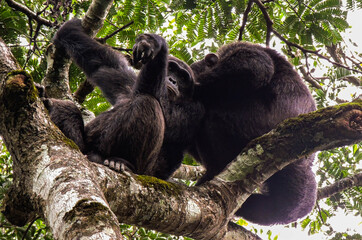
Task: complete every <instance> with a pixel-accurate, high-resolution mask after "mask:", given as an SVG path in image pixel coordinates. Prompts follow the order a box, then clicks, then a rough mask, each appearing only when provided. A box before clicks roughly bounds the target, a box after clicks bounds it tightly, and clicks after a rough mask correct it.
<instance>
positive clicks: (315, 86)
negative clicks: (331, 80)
mask: <svg viewBox="0 0 362 240" xmlns="http://www.w3.org/2000/svg"><path fill="white" fill-rule="evenodd" d="M298 69H299V71H300V72H301V73H302V75H303V78H304V80H305V81H306V82H308V83H309V84H310V85H312V87H314V88H317V89H320V90H323V87H322V86H321V85H319V84H318V82H316V81H315V80H314V79H313V78H311V77H310V76H309V74H308V73H307V71H306V70H305V69H304V67H302V66H301V67H299V68H298Z"/></svg>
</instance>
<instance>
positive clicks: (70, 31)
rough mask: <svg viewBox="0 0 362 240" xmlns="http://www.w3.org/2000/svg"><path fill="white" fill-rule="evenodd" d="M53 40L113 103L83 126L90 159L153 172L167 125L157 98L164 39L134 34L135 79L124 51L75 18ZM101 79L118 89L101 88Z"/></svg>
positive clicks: (163, 72)
mask: <svg viewBox="0 0 362 240" xmlns="http://www.w3.org/2000/svg"><path fill="white" fill-rule="evenodd" d="M54 43H55V44H56V46H57V47H64V48H65V49H66V51H67V52H68V54H69V55H70V56H71V57H72V59H73V60H74V61H75V62H76V63H77V64H78V65H79V66H80V67H81V68H82V69H83V70H84V72H85V74H86V75H87V77H88V79H89V80H90V81H91V82H92V83H93V84H96V85H99V86H100V87H101V89H102V90H103V91H104V92H105V96H106V97H108V99H109V100H110V102H111V103H113V104H114V107H113V108H112V109H111V110H109V111H106V112H104V113H102V114H100V115H98V116H97V117H96V118H95V119H94V120H92V121H91V122H90V123H88V124H87V125H86V127H85V144H86V154H87V155H88V158H89V159H90V160H91V161H96V162H101V163H102V162H103V161H104V160H105V159H108V160H109V161H114V162H122V163H125V164H126V165H128V166H129V167H130V168H131V169H134V170H135V172H136V173H139V174H152V172H151V171H152V169H154V164H155V160H156V157H157V156H158V154H159V151H160V148H161V145H162V142H163V137H164V127H165V123H164V117H163V112H162V108H161V106H160V102H159V101H160V98H161V96H162V95H164V94H166V87H165V83H164V80H165V77H166V68H167V55H168V48H167V45H166V42H165V41H164V39H163V38H161V37H159V36H158V35H154V34H144V35H141V36H139V37H138V38H137V40H136V44H135V46H134V51H133V52H134V60H135V62H138V61H141V62H142V63H143V64H144V66H143V67H142V69H141V72H140V74H139V75H138V76H137V77H136V76H135V74H134V73H133V72H132V71H131V70H129V68H130V67H129V66H128V62H127V61H126V59H125V58H124V57H123V56H122V55H119V54H116V53H115V52H113V51H112V50H111V49H108V48H106V47H104V46H102V45H100V44H98V43H97V42H95V40H93V39H91V38H90V37H88V36H87V35H86V34H85V33H84V32H83V30H82V26H81V21H80V20H78V19H73V20H71V21H69V22H67V23H66V24H65V25H63V26H62V27H61V28H60V29H59V31H58V32H57V34H56V36H55V38H54ZM127 74H128V75H127ZM101 79H107V81H109V82H110V84H112V85H117V88H108V86H106V87H104V85H102V83H103V81H101ZM99 81H101V83H98V82H99ZM119 93H120V94H119Z"/></svg>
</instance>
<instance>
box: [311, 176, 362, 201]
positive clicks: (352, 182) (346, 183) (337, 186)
mask: <svg viewBox="0 0 362 240" xmlns="http://www.w3.org/2000/svg"><path fill="white" fill-rule="evenodd" d="M357 186H362V173H358V174H356V175H353V176H350V177H346V178H343V179H341V180H339V181H337V182H335V183H333V184H332V185H330V186H327V187H324V188H320V189H318V195H317V199H318V200H320V199H323V198H328V197H331V196H333V195H334V194H336V193H339V192H341V191H343V190H346V189H347V188H351V187H357Z"/></svg>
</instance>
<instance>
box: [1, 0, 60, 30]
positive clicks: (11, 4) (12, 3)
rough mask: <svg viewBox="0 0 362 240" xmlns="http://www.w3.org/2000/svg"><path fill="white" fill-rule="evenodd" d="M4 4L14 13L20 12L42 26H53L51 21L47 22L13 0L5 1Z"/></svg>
mask: <svg viewBox="0 0 362 240" xmlns="http://www.w3.org/2000/svg"><path fill="white" fill-rule="evenodd" d="M5 2H6V3H7V4H8V5H9V7H11V8H14V9H15V10H16V11H20V12H22V13H24V14H25V15H26V16H28V18H30V19H34V20H35V21H37V22H38V23H39V24H42V25H45V26H48V27H52V26H53V25H54V24H53V23H52V22H51V21H49V20H47V19H45V18H42V17H40V16H39V15H38V14H36V13H35V12H33V11H31V10H30V9H29V8H28V7H27V6H24V5H22V4H20V3H17V2H15V1H13V0H5Z"/></svg>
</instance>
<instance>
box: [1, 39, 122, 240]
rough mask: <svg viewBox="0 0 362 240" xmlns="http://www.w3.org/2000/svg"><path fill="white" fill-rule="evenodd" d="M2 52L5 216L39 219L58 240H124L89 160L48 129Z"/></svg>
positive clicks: (23, 77)
mask: <svg viewBox="0 0 362 240" xmlns="http://www.w3.org/2000/svg"><path fill="white" fill-rule="evenodd" d="M0 46H1V47H0V50H1V54H0V56H4V55H5V54H4V53H6V55H8V56H5V57H1V58H0V62H1V63H0V66H1V78H0V109H1V111H0V120H1V122H0V131H1V133H2V137H3V140H4V143H5V144H6V146H7V148H8V150H9V152H10V154H11V156H12V159H13V163H14V165H13V170H14V183H13V185H12V187H11V189H10V192H9V194H8V199H7V201H6V203H5V210H4V214H5V215H6V216H7V217H8V218H9V220H10V221H11V222H12V223H14V224H17V225H23V224H25V223H27V222H29V221H30V220H32V219H34V218H35V217H36V216H41V217H42V218H44V219H45V220H46V222H47V224H48V226H50V227H51V228H52V232H53V235H54V237H55V238H56V239H80V238H81V237H84V236H87V237H88V238H87V239H122V236H121V234H120V230H119V227H118V225H119V224H118V222H117V219H116V217H115V216H114V214H113V213H112V211H111V210H110V209H109V206H108V204H107V202H106V200H105V198H104V195H103V193H102V192H101V191H100V188H99V186H98V185H97V183H96V181H95V180H94V177H93V176H92V174H91V173H90V172H89V171H87V170H88V169H87V168H89V162H88V160H87V159H86V158H85V157H84V156H83V155H82V154H81V153H80V152H79V149H78V148H77V146H76V145H75V144H74V143H73V142H71V141H69V140H68V139H66V138H65V137H64V135H63V134H62V133H61V132H60V131H59V129H57V128H56V127H55V126H54V125H53V124H52V122H51V121H50V119H49V117H48V116H47V114H46V111H45V109H44V106H43V104H42V102H41V101H40V99H39V98H38V97H37V93H36V89H35V87H34V84H33V82H32V80H31V78H30V76H28V75H27V74H26V73H24V72H22V71H14V70H16V69H17V67H18V66H17V65H16V64H15V63H14V62H13V58H12V55H11V53H10V52H9V51H4V50H5V49H6V46H5V43H4V42H3V41H2V40H0ZM9 59H10V60H9ZM9 72H12V73H11V74H8V75H5V73H9ZM29 149H31V151H29Z"/></svg>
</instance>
